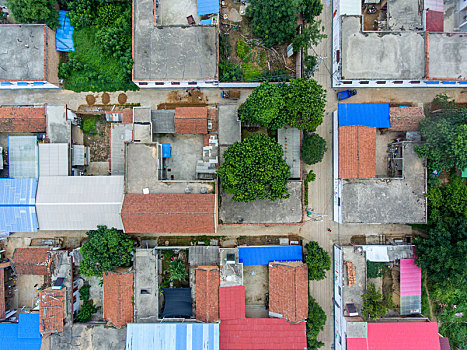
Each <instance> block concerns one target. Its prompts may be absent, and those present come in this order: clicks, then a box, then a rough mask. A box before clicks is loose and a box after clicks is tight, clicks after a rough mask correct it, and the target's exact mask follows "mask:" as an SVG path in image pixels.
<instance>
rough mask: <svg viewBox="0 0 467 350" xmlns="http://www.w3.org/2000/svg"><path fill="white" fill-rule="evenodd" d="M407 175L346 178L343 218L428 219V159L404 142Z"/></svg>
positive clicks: (409, 221)
mask: <svg viewBox="0 0 467 350" xmlns="http://www.w3.org/2000/svg"><path fill="white" fill-rule="evenodd" d="M404 145H405V147H404V149H403V158H404V160H403V178H402V179H390V181H389V182H387V181H385V180H384V179H377V178H373V179H355V180H343V188H342V221H343V222H344V223H366V224H372V223H374V224H377V223H380V224H424V223H426V198H425V196H424V194H425V186H426V176H425V167H424V161H423V160H422V159H420V158H418V156H417V154H416V153H415V151H414V149H413V147H414V143H404Z"/></svg>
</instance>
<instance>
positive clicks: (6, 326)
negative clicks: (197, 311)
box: [0, 314, 42, 350]
mask: <svg viewBox="0 0 467 350" xmlns="http://www.w3.org/2000/svg"><path fill="white" fill-rule="evenodd" d="M41 342H42V337H41V334H40V333H39V314H20V315H19V320H18V323H0V344H2V345H1V347H2V349H5V350H22V349H27V350H39V349H40V348H41Z"/></svg>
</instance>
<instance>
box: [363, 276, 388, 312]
mask: <svg viewBox="0 0 467 350" xmlns="http://www.w3.org/2000/svg"><path fill="white" fill-rule="evenodd" d="M362 300H363V306H362V317H363V319H364V320H366V321H367V320H368V319H372V320H377V319H379V318H381V317H384V316H385V315H386V314H387V313H388V312H389V309H390V308H392V307H394V303H393V302H392V299H391V297H390V296H383V294H382V293H381V292H380V291H377V290H376V287H375V285H374V284H371V283H370V284H368V286H367V288H366V292H365V293H363V295H362Z"/></svg>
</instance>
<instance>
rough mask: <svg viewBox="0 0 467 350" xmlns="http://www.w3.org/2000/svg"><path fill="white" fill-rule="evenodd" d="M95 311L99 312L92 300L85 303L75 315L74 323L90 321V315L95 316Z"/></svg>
mask: <svg viewBox="0 0 467 350" xmlns="http://www.w3.org/2000/svg"><path fill="white" fill-rule="evenodd" d="M97 310H99V307H97V306H95V305H94V303H93V301H92V300H89V301H85V302H84V303H83V305H81V308H80V309H79V311H78V313H77V314H76V316H75V321H77V322H82V323H85V322H88V321H90V320H91V317H92V314H95V313H96V312H97Z"/></svg>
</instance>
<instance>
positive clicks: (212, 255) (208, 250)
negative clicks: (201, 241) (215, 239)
mask: <svg viewBox="0 0 467 350" xmlns="http://www.w3.org/2000/svg"><path fill="white" fill-rule="evenodd" d="M188 263H189V264H190V266H214V265H219V247H218V246H205V247H203V246H193V247H190V248H189V249H188Z"/></svg>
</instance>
